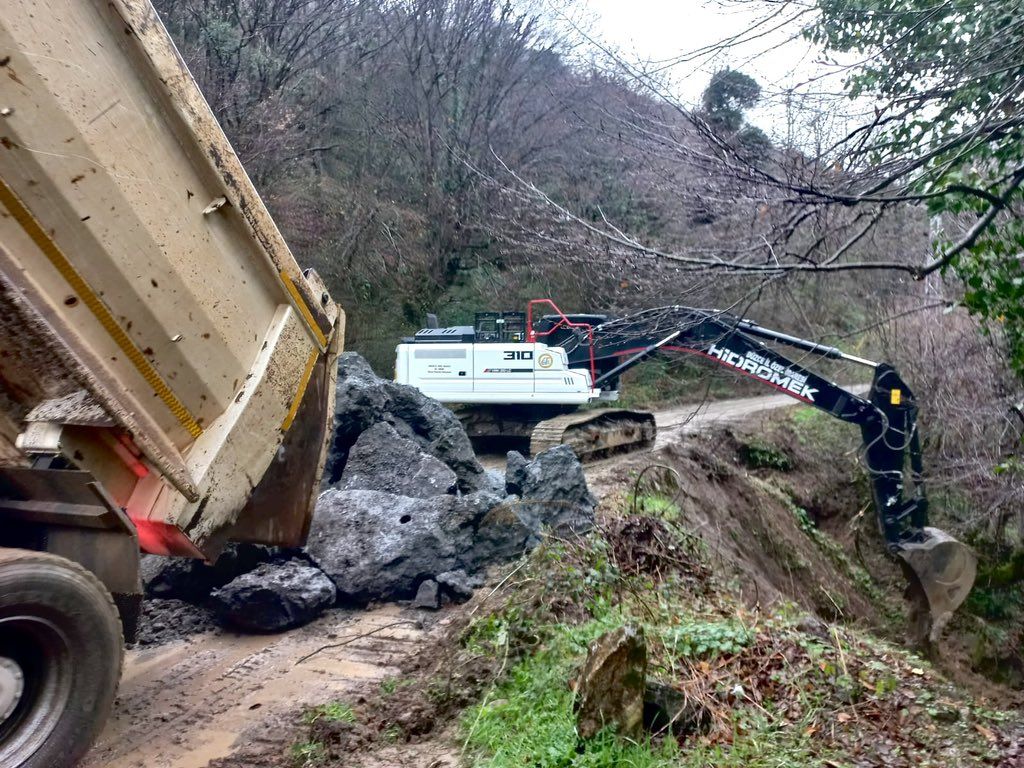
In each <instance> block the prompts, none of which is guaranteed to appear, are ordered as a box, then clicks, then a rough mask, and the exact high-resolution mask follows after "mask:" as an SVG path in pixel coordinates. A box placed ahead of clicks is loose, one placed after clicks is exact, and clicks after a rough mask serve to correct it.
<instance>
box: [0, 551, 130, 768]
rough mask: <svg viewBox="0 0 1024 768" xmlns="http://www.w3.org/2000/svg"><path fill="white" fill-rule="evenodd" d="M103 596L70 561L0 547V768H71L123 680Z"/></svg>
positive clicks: (117, 636)
mask: <svg viewBox="0 0 1024 768" xmlns="http://www.w3.org/2000/svg"><path fill="white" fill-rule="evenodd" d="M122 648H123V645H122V640H121V624H120V621H119V620H118V617H117V609H116V608H115V607H114V603H113V601H112V600H111V598H110V593H109V592H107V590H106V588H105V587H104V586H103V585H102V584H101V583H100V582H99V580H98V579H97V578H96V577H95V576H93V575H92V574H91V573H90V572H89V571H87V570H85V569H84V568H82V567H81V566H79V565H78V564H77V563H73V562H71V561H70V560H67V559H65V558H63V557H57V556H55V555H49V554H45V553H42V552H31V551H27V550H20V549H0V766H4V768H63V767H64V766H72V765H75V764H76V763H77V762H78V761H79V760H81V758H82V757H84V756H85V753H86V751H87V750H88V749H89V747H90V746H91V745H92V743H93V741H94V740H95V739H96V737H97V736H98V735H99V732H100V729H101V728H102V727H103V723H104V722H105V721H106V719H107V716H108V715H109V714H110V708H111V705H112V704H113V702H114V694H115V692H116V691H117V683H118V680H119V679H120V676H121V658H122V653H123V650H122Z"/></svg>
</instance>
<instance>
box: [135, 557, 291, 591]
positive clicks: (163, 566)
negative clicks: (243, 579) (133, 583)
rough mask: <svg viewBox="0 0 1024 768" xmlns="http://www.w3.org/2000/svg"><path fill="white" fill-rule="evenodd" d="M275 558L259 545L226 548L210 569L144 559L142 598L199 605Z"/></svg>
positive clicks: (178, 560) (197, 563)
mask: <svg viewBox="0 0 1024 768" xmlns="http://www.w3.org/2000/svg"><path fill="white" fill-rule="evenodd" d="M278 554H279V553H278V551H277V550H275V549H273V548H271V547H264V546H261V545H259V544H228V545H227V547H226V548H225V549H224V551H223V552H222V553H221V555H220V557H218V558H217V561H216V562H215V563H214V564H213V565H209V564H207V563H205V562H203V561H202V560H194V559H192V558H187V557H156V556H152V555H148V556H146V557H144V558H143V561H142V568H141V570H142V582H143V587H144V588H145V592H146V597H151V598H158V599H161V600H184V601H186V602H189V603H201V602H203V601H204V600H205V599H206V598H207V596H208V595H209V594H210V591H211V590H213V589H216V588H217V587H220V586H223V585H224V584H227V583H228V582H229V581H231V580H232V579H234V578H235V577H237V576H240V575H242V574H243V573H248V572H249V571H251V570H252V569H253V568H255V567H256V566H258V565H260V564H261V563H265V562H267V561H268V560H270V559H272V558H273V557H276V556H278Z"/></svg>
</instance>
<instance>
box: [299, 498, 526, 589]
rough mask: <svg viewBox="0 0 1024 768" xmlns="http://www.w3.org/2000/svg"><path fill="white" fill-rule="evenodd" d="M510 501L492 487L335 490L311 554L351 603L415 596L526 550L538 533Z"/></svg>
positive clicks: (322, 511) (322, 506)
mask: <svg viewBox="0 0 1024 768" xmlns="http://www.w3.org/2000/svg"><path fill="white" fill-rule="evenodd" d="M505 501H506V500H505V499H504V498H503V497H502V496H500V495H498V494H494V493H490V492H488V491H478V492H476V493H470V494H466V495H465V496H451V495H439V496H434V497H432V498H429V499H417V498H411V497H408V496H399V495H396V494H393V493H385V492H383V491H359V490H349V491H340V490H328V491H325V492H324V493H322V494H321V495H320V499H319V500H318V501H317V507H316V511H315V513H314V515H313V523H312V526H311V527H310V532H309V539H308V541H307V544H306V552H307V554H308V555H309V556H310V557H311V558H312V560H313V561H314V562H315V563H316V564H317V565H318V566H319V567H320V568H321V569H323V571H324V573H326V574H327V575H328V576H329V577H330V578H331V580H332V581H333V582H334V584H335V585H336V586H337V588H338V592H339V596H340V597H341V598H343V599H345V600H347V601H350V602H354V603H358V604H365V603H367V602H369V601H371V600H382V599H384V600H389V599H395V600H408V599H410V598H412V597H413V596H414V595H415V593H416V589H417V587H418V586H419V584H420V583H421V582H422V581H423V580H424V579H428V578H429V579H433V578H435V577H436V576H437V575H438V574H441V573H445V572H447V571H457V570H459V569H462V570H465V571H475V570H477V569H478V568H480V567H481V566H483V565H485V564H487V563H489V562H494V561H496V560H500V559H508V558H513V557H518V556H519V555H521V554H522V553H523V551H524V550H525V549H526V547H527V544H528V542H529V541H530V540H531V537H532V532H531V531H530V530H529V528H527V527H526V526H525V525H523V523H522V522H521V521H520V520H519V518H518V516H517V515H516V514H515V513H514V512H513V511H512V510H513V507H512V506H510V505H509V504H506V503H504V502H505Z"/></svg>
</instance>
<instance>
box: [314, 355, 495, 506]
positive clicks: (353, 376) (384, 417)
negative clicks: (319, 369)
mask: <svg viewBox="0 0 1024 768" xmlns="http://www.w3.org/2000/svg"><path fill="white" fill-rule="evenodd" d="M378 422H387V423H388V424H390V425H391V426H392V427H394V428H395V430H396V431H397V432H398V434H399V435H401V436H403V437H405V438H408V439H410V440H413V441H414V442H416V443H417V444H418V445H419V446H420V448H421V449H423V450H424V451H426V452H427V453H429V454H430V455H432V456H433V457H434V458H436V459H438V460H439V461H441V462H443V463H444V464H446V465H447V466H448V467H450V468H451V469H452V471H453V472H455V474H456V476H457V477H458V484H459V489H460V490H461V491H463V492H465V493H468V492H472V491H477V490H481V489H485V488H488V487H489V486H490V482H489V478H488V477H487V475H486V473H485V472H484V468H483V467H482V466H481V465H480V462H478V461H477V460H476V455H475V454H474V453H473V446H472V445H471V444H470V442H469V438H468V437H467V436H466V432H465V430H464V429H463V428H462V424H461V423H459V420H458V418H457V417H456V416H455V414H453V413H452V412H451V411H450V410H448V409H447V408H445V407H444V406H443V405H441V404H440V403H439V402H437V401H436V400H432V399H431V398H429V397H426V396H425V395H423V394H422V393H421V392H420V391H419V390H417V389H415V388H414V387H409V386H405V385H402V384H396V383H394V382H393V381H388V380H386V379H382V378H379V377H378V376H377V375H376V374H374V372H373V370H372V369H371V368H370V365H369V364H368V363H367V362H366V361H365V360H364V359H363V358H362V357H360V356H359V355H358V354H356V353H354V352H344V353H342V354H341V355H340V356H339V359H338V386H337V391H336V396H335V417H334V438H333V440H332V443H331V448H330V451H329V452H328V457H327V464H326V467H325V470H324V481H323V482H324V485H325V487H332V486H335V485H336V484H337V483H338V482H339V481H340V479H341V477H342V473H343V472H344V469H345V464H346V462H347V461H348V457H349V453H350V451H351V449H352V446H353V445H355V443H356V440H358V438H359V436H360V435H361V434H362V433H363V432H364V431H365V430H367V429H369V428H370V427H371V426H372V425H374V424H376V423H378Z"/></svg>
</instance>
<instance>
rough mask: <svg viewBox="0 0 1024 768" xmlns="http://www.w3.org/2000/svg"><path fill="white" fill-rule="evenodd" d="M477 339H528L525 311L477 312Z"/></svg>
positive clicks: (494, 340) (481, 340)
mask: <svg viewBox="0 0 1024 768" xmlns="http://www.w3.org/2000/svg"><path fill="white" fill-rule="evenodd" d="M476 341H477V343H480V342H484V343H487V342H490V343H495V342H505V343H521V342H524V341H526V313H525V312H477V313H476Z"/></svg>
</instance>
